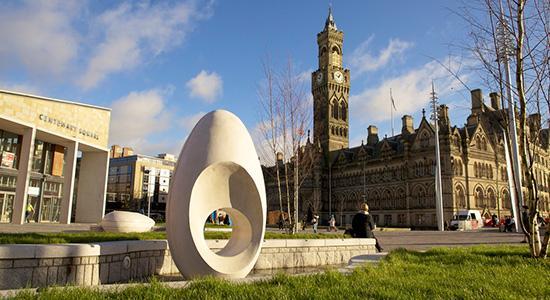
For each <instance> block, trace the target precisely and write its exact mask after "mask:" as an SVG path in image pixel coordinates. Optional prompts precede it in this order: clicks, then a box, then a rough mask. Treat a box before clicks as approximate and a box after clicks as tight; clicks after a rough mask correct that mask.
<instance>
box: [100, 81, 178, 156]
mask: <svg viewBox="0 0 550 300" xmlns="http://www.w3.org/2000/svg"><path fill="white" fill-rule="evenodd" d="M111 107H112V113H111V129H110V143H111V144H119V145H124V146H130V147H133V148H134V149H135V150H136V151H138V153H139V151H141V150H144V149H146V148H147V145H149V144H151V143H150V142H149V141H148V140H149V139H150V138H151V136H152V135H153V134H155V133H159V132H162V131H164V130H166V129H167V128H168V127H169V125H170V122H171V119H172V114H171V112H170V111H169V110H168V109H167V108H166V107H165V100H164V94H163V92H162V91H160V90H156V89H153V90H146V91H141V92H131V93H130V94H128V95H127V96H125V97H122V98H120V99H118V100H115V101H114V102H113V103H112V105H111ZM161 152H163V151H161Z"/></svg>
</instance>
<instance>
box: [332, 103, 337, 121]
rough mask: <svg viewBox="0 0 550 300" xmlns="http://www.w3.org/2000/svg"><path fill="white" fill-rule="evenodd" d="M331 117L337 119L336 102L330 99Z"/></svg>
mask: <svg viewBox="0 0 550 300" xmlns="http://www.w3.org/2000/svg"><path fill="white" fill-rule="evenodd" d="M332 117H333V118H335V119H338V103H337V102H336V100H332Z"/></svg>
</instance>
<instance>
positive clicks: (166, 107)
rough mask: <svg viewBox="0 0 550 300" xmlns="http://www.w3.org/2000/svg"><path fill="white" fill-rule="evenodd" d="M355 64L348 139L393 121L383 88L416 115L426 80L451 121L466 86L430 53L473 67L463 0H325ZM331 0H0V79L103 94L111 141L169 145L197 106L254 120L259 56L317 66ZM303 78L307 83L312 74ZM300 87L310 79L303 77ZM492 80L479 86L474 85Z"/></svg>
mask: <svg viewBox="0 0 550 300" xmlns="http://www.w3.org/2000/svg"><path fill="white" fill-rule="evenodd" d="M332 2H333V14H334V18H335V21H336V24H337V26H338V28H339V29H341V30H343V31H344V34H345V37H344V65H345V66H346V67H347V68H349V69H350V70H351V99H350V140H351V145H352V146H353V145H357V144H359V143H360V142H361V139H364V138H365V135H366V128H367V126H368V125H369V124H375V125H377V126H378V127H379V128H380V134H381V136H384V135H385V134H388V133H390V131H391V130H390V120H389V119H390V117H389V102H388V101H389V89H390V88H392V90H393V95H394V98H395V100H396V105H397V109H398V112H397V113H396V114H395V115H396V117H395V128H396V131H397V132H398V131H400V128H401V121H400V116H401V115H403V114H412V115H413V116H414V117H415V125H418V122H419V120H420V116H421V110H422V108H423V107H425V108H428V104H427V103H428V96H429V92H430V90H429V89H430V83H431V80H432V79H433V80H434V81H435V85H436V89H437V91H438V92H439V94H440V98H441V102H442V103H446V104H448V105H449V106H450V107H451V116H452V121H453V123H454V124H463V123H464V122H465V116H466V115H467V114H468V113H469V91H468V90H467V89H466V88H465V87H463V86H462V85H461V84H459V83H458V82H457V80H456V79H454V78H453V77H452V76H450V75H449V74H448V72H447V71H445V69H444V68H443V67H441V65H440V64H439V63H437V62H434V61H433V59H432V58H436V59H438V60H440V61H442V62H445V64H450V65H451V66H452V67H453V68H454V69H456V70H458V69H459V68H460V69H461V71H460V74H461V76H463V77H462V78H463V80H464V81H465V82H467V83H468V85H469V86H470V87H471V88H477V87H479V86H478V85H476V82H475V76H473V74H472V73H471V72H468V71H466V69H465V68H464V67H463V66H464V65H466V63H465V61H467V60H466V59H465V58H464V57H463V56H464V54H463V53H459V52H457V50H456V49H457V48H456V47H451V46H449V44H452V43H460V41H462V40H465V37H466V32H465V27H466V26H465V25H464V22H463V21H462V20H461V19H460V18H459V17H457V16H456V15H455V14H453V13H452V12H451V10H459V9H460V8H459V5H460V4H459V1H451V0H449V1H446V0H422V1H405V0H402V1H397V0H396V1H359V0H357V1H332ZM328 3H329V1H319V0H301V1H291V0H281V1H244V0H231V1H221V0H217V1H215V0H214V1H192V0H189V1H76V2H72V1H61V0H60V1H54V0H50V1H31V0H29V1H2V2H1V3H0V40H1V41H2V43H1V44H0V88H4V89H9V90H17V91H23V92H28V93H32V94H38V95H43V96H48V97H54V98H60V99H66V100H72V101H79V102H83V103H89V104H95V105H100V106H106V107H111V108H112V109H113V113H112V121H111V143H117V144H121V145H128V146H132V147H134V148H135V149H136V150H137V151H138V152H140V153H144V154H156V153H161V152H171V153H176V154H177V153H178V152H179V149H180V148H181V145H182V143H183V142H184V140H185V137H186V136H187V134H188V133H189V131H190V129H192V127H193V125H194V124H195V122H196V121H197V120H198V119H199V118H200V116H202V115H203V114H204V113H205V112H208V111H211V110H215V109H219V108H223V109H228V110H230V111H232V112H233V113H235V114H236V115H237V116H239V117H240V118H241V119H242V120H243V121H244V123H245V124H246V125H247V127H248V128H249V129H250V130H251V131H254V128H256V126H257V124H258V122H259V118H258V113H257V111H258V109H259V104H258V100H257V86H258V84H259V83H260V82H261V80H262V70H261V60H262V58H263V57H265V56H266V55H267V54H269V55H270V56H271V57H272V60H273V62H274V64H275V65H280V64H282V63H284V62H285V61H286V60H287V59H288V58H289V57H291V58H292V60H293V62H294V65H295V68H296V69H297V70H298V72H299V73H303V74H305V75H307V74H309V73H311V72H312V71H313V70H315V69H317V53H316V51H317V45H316V34H317V33H318V32H319V31H321V30H322V29H323V26H324V22H325V19H326V16H327V10H328ZM304 78H307V79H306V81H307V82H305V83H304V84H306V86H307V87H309V80H310V79H309V75H308V76H304ZM308 89H309V88H308ZM484 92H486V93H488V92H489V91H484Z"/></svg>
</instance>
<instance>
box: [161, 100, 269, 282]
mask: <svg viewBox="0 0 550 300" xmlns="http://www.w3.org/2000/svg"><path fill="white" fill-rule="evenodd" d="M218 209H221V210H222V211H224V212H226V213H228V214H229V217H230V218H231V221H232V225H233V226H232V229H233V231H232V235H231V238H230V239H229V241H228V243H227V245H226V246H225V247H224V248H223V249H221V250H220V251H218V252H216V253H214V252H212V251H211V250H210V248H209V247H208V243H207V242H206V240H205V239H204V224H205V221H206V218H207V217H208V216H209V215H210V214H212V212H213V211H216V210H218ZM166 216H167V218H166V225H167V226H166V231H167V233H168V242H169V244H170V252H171V253H172V258H173V259H174V262H175V263H176V266H177V267H178V269H179V270H180V272H181V273H182V275H183V276H185V277H186V278H193V277H196V276H203V275H211V276H217V277H228V278H242V277H245V276H246V275H247V274H248V273H249V272H250V270H251V269H252V267H254V264H255V263H256V261H257V260H258V256H259V254H260V248H261V245H262V241H263V237H264V232H265V220H266V199H265V187H264V177H263V173H262V169H261V166H260V161H259V160H258V155H257V154H256V150H255V148H254V143H253V141H252V138H251V137H250V134H249V133H248V130H246V127H245V126H244V124H243V123H242V122H241V120H239V118H238V117H237V116H235V115H234V114H232V113H230V112H228V111H225V110H216V111H213V112H210V113H208V114H206V115H205V116H204V117H203V118H202V119H201V120H200V121H199V122H198V123H197V125H196V126H195V128H193V130H192V131H191V133H190V134H189V137H188V138H187V141H186V142H185V145H184V146H183V149H182V150H181V153H180V156H179V158H178V162H177V164H176V170H175V172H174V176H173V178H172V186H171V187H170V192H169V196H168V207H167V209H166Z"/></svg>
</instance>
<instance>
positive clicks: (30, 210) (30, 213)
mask: <svg viewBox="0 0 550 300" xmlns="http://www.w3.org/2000/svg"><path fill="white" fill-rule="evenodd" d="M32 216H34V206H32V203H31V202H30V201H29V202H28V203H27V208H26V209H25V220H26V221H27V223H30V221H31V219H32Z"/></svg>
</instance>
